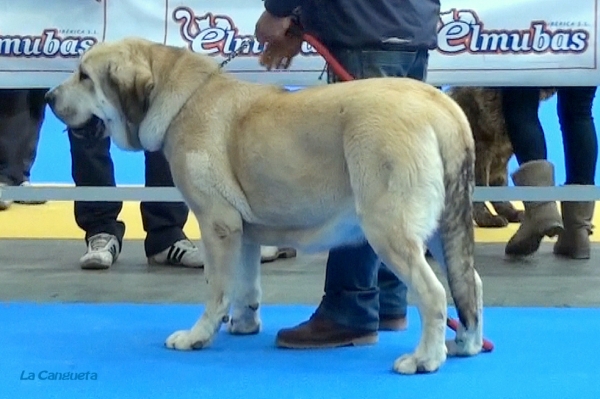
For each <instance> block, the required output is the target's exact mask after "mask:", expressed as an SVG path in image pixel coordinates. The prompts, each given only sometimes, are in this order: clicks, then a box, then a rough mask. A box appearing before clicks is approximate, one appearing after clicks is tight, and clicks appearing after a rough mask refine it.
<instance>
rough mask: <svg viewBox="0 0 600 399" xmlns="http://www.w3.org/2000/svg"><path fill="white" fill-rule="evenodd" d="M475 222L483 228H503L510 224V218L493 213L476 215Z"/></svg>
mask: <svg viewBox="0 0 600 399" xmlns="http://www.w3.org/2000/svg"><path fill="white" fill-rule="evenodd" d="M475 223H476V224H477V226H479V227H482V228H502V227H506V226H508V220H507V219H506V218H505V217H504V216H500V215H492V214H488V215H485V216H476V217H475Z"/></svg>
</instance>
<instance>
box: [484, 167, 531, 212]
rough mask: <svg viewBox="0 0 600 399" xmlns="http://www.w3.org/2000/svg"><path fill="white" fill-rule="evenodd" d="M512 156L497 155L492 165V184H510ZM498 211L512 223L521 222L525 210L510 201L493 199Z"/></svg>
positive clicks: (504, 185)
mask: <svg viewBox="0 0 600 399" xmlns="http://www.w3.org/2000/svg"><path fill="white" fill-rule="evenodd" d="M509 159H510V158H506V157H499V156H496V157H495V158H494V159H493V160H492V163H491V165H490V186H492V187H506V186H507V185H508V161H509ZM492 206H493V207H494V209H495V210H496V213H497V214H498V215H500V216H503V217H504V218H506V220H507V221H508V222H510V223H521V222H522V221H523V218H524V217H525V212H524V211H521V210H518V209H516V208H515V207H514V206H513V204H512V203H511V202H510V201H500V202H494V201H492Z"/></svg>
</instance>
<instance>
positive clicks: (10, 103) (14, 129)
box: [0, 89, 29, 185]
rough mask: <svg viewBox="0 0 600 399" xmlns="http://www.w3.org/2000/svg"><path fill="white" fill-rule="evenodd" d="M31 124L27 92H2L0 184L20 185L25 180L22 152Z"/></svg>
mask: <svg viewBox="0 0 600 399" xmlns="http://www.w3.org/2000/svg"><path fill="white" fill-rule="evenodd" d="M28 122H29V108H28V106H27V90H6V89H3V90H0V183H3V184H7V185H18V184H20V183H21V180H22V178H23V171H22V162H21V158H20V156H21V152H22V148H23V146H25V139H26V134H25V132H24V129H23V127H24V126H27V124H28Z"/></svg>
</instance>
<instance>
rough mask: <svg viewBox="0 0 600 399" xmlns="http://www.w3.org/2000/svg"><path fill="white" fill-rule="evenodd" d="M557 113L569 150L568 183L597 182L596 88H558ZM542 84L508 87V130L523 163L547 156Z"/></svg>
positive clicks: (505, 105)
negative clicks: (542, 114)
mask: <svg viewBox="0 0 600 399" xmlns="http://www.w3.org/2000/svg"><path fill="white" fill-rule="evenodd" d="M556 96H557V103H556V107H557V114H558V120H559V122H560V128H561V132H562V138H563V146H564V153H565V166H566V172H567V173H566V175H567V176H566V177H567V180H566V182H565V184H589V185H594V184H595V175H596V163H597V160H598V138H597V136H596V127H595V125H594V120H593V116H592V105H593V102H594V97H595V96H596V87H559V88H557V93H556ZM539 104H540V89H539V88H538V87H505V88H503V90H502V106H503V110H504V119H505V121H506V127H507V129H506V130H507V132H508V134H509V137H510V141H511V144H512V146H513V149H514V152H515V156H516V158H517V161H518V163H519V165H522V164H524V163H526V162H530V161H535V160H540V159H547V156H548V154H547V150H546V138H545V136H544V129H543V128H542V125H541V124H540V120H539V117H538V108H539Z"/></svg>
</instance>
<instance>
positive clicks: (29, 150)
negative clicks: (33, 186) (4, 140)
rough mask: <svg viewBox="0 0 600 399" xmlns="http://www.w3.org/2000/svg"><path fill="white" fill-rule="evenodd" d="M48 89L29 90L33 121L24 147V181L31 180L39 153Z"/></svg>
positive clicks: (28, 129) (30, 110) (30, 111)
mask: <svg viewBox="0 0 600 399" xmlns="http://www.w3.org/2000/svg"><path fill="white" fill-rule="evenodd" d="M47 91H48V90H47V89H31V90H29V95H28V97H29V98H28V100H29V114H30V117H31V123H30V125H29V126H28V128H27V143H26V145H25V147H24V148H23V154H24V155H23V181H29V180H30V177H31V168H32V166H33V163H34V162H35V157H36V155H37V147H38V143H39V140H40V129H41V127H42V123H43V122H44V116H45V111H46V101H45V100H44V95H45V94H46V92H47Z"/></svg>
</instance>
